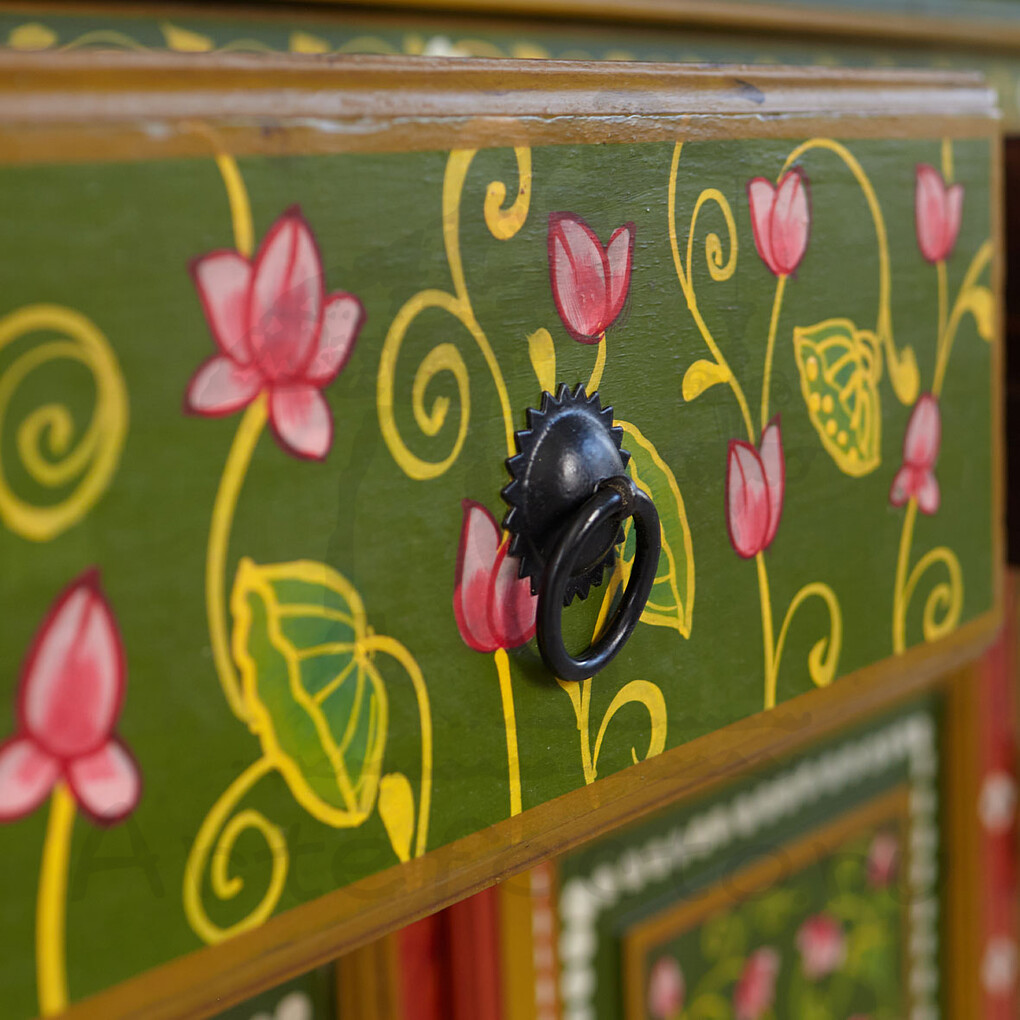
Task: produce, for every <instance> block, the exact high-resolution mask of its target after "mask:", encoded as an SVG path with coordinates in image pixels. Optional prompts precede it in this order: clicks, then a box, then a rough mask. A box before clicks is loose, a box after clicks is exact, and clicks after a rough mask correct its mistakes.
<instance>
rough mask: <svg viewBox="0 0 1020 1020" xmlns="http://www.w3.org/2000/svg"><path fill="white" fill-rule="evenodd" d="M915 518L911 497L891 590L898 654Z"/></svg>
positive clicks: (901, 646)
mask: <svg viewBox="0 0 1020 1020" xmlns="http://www.w3.org/2000/svg"><path fill="white" fill-rule="evenodd" d="M916 520H917V500H916V499H914V498H913V497H911V499H910V502H909V503H908V504H907V512H906V515H905V516H904V518H903V528H902V530H901V531H900V551H899V553H898V555H897V557H896V588H895V590H894V591H893V651H894V652H895V653H896V654H897V655H899V654H900V652H903V651H906V647H907V591H906V589H907V565H908V563H909V562H910V546H911V544H912V543H913V539H914V522H915V521H916Z"/></svg>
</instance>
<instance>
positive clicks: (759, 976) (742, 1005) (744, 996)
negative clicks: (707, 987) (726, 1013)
mask: <svg viewBox="0 0 1020 1020" xmlns="http://www.w3.org/2000/svg"><path fill="white" fill-rule="evenodd" d="M778 975H779V953H777V952H776V950H775V949H773V948H772V947H771V946H762V947H761V949H756V950H755V951H754V952H753V953H751V955H750V956H749V957H748V958H747V962H746V963H745V964H744V969H743V971H742V972H741V974H740V980H739V981H737V987H736V988H735V989H734V992H733V1012H734V1014H735V1016H736V1020H760V1018H761V1017H762V1016H763V1015H764V1014H765V1012H766V1011H767V1010H769V1009H771V1008H772V1003H773V1002H775V1000H776V978H777V977H778Z"/></svg>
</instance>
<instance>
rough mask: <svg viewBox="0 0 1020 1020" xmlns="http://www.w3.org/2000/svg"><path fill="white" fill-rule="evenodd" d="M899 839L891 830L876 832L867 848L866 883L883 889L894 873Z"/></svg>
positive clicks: (898, 851) (897, 858) (897, 860)
mask: <svg viewBox="0 0 1020 1020" xmlns="http://www.w3.org/2000/svg"><path fill="white" fill-rule="evenodd" d="M899 856H900V841H899V840H898V839H897V838H896V837H895V836H894V835H893V834H892V833H891V832H879V833H876V835H875V838H874V839H873V840H872V841H871V847H870V848H869V850H868V884H869V885H871V886H872V887H873V888H875V889H884V888H885V887H886V886H888V885H889V883H890V882H892V880H893V878H894V877H895V875H896V866H897V864H898V862H899Z"/></svg>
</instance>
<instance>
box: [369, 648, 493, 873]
mask: <svg viewBox="0 0 1020 1020" xmlns="http://www.w3.org/2000/svg"><path fill="white" fill-rule="evenodd" d="M359 649H360V650H361V651H362V652H366V653H371V652H377V651H378V652H382V653H383V654H384V655H388V656H390V658H392V659H395V660H396V661H397V662H399V663H400V665H401V666H402V667H403V668H404V672H405V673H406V674H407V676H408V679H409V680H410V681H411V686H412V687H413V688H414V696H415V700H416V701H417V703H418V722H419V725H420V727H421V792H420V795H419V797H418V823H417V827H416V836H415V847H414V855H415V857H420V856H421V855H422V854H423V853H425V847H426V844H427V843H428V832H429V814H430V812H431V810H432V709H431V707H430V703H429V692H428V688H427V687H426V685H425V677H424V675H423V674H422V671H421V667H420V666H419V665H418V663H417V661H416V660H415V658H414V656H413V655H411V653H410V652H409V651H408V650H407V649H406V648H405V647H404V646H403V645H402V644H401V643H400V642H399V641H397V640H396V639H395V638H391V637H386V636H385V635H383V634H369V635H368V636H367V637H365V638H363V639H362V640H361V641H360V642H359ZM505 654H506V653H505V652H504V655H505ZM511 711H512V706H511Z"/></svg>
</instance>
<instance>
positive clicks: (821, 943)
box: [797, 914, 846, 981]
mask: <svg viewBox="0 0 1020 1020" xmlns="http://www.w3.org/2000/svg"><path fill="white" fill-rule="evenodd" d="M797 949H798V950H799V952H800V962H801V967H802V968H803V970H804V976H805V977H806V978H807V979H808V980H809V981H819V980H821V979H822V978H823V977H827V976H828V975H829V974H831V973H832V972H833V971H836V970H839V968H840V967H841V966H842V965H843V961H844V960H845V959H846V937H845V936H844V934H843V929H842V928H841V927H840V925H839V922H838V921H837V920H836V919H835V918H834V917H831V916H830V915H829V914H815V916H814V917H809V918H808V919H807V920H806V921H805V922H804V923H803V924H802V925H801V926H800V928H799V930H798V931H797Z"/></svg>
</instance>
